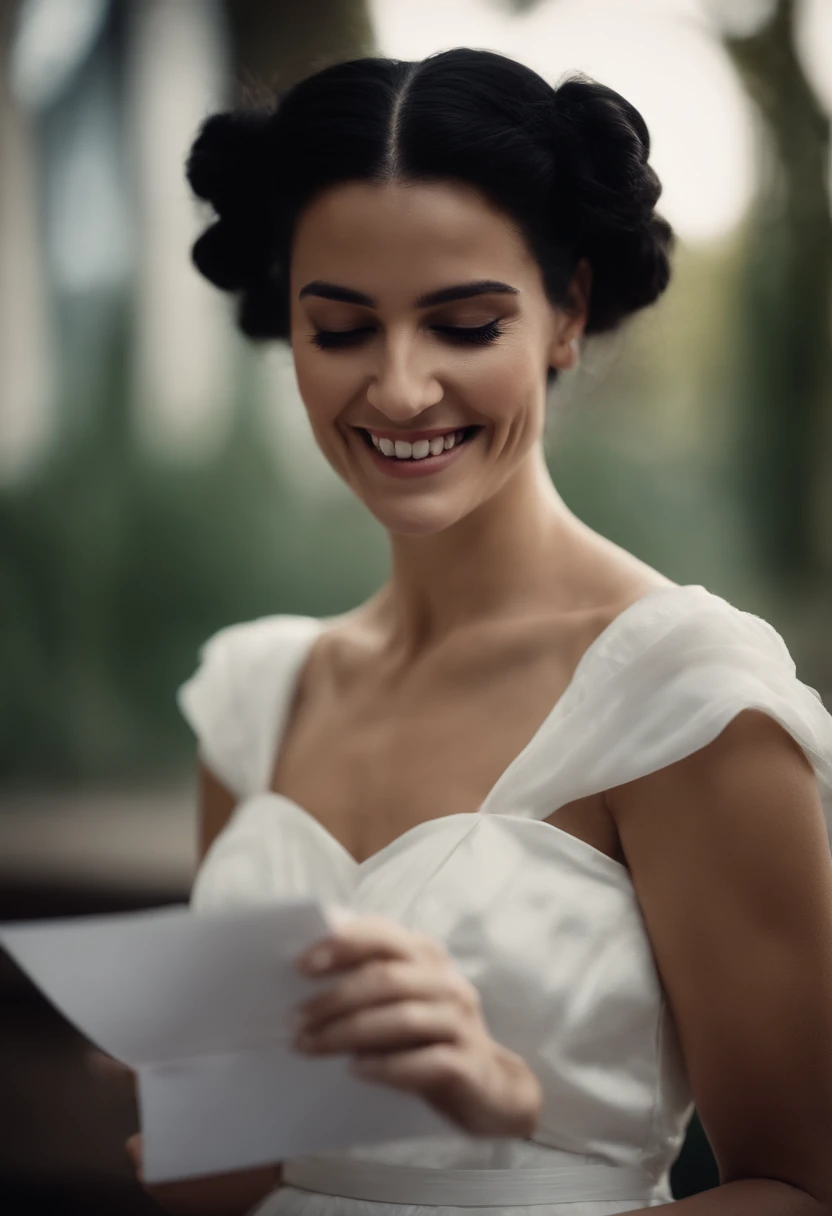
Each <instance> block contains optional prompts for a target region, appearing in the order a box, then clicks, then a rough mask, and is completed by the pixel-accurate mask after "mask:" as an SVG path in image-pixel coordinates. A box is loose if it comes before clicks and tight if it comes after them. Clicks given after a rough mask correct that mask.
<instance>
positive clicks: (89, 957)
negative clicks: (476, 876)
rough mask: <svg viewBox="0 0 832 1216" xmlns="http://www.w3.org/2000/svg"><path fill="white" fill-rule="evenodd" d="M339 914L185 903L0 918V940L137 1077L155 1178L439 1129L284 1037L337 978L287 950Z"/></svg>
mask: <svg viewBox="0 0 832 1216" xmlns="http://www.w3.org/2000/svg"><path fill="white" fill-rule="evenodd" d="M344 915H346V913H345V911H344V910H342V909H340V908H336V907H327V906H325V905H323V904H320V903H317V902H314V901H307V900H291V901H289V900H287V901H279V902H275V903H270V904H268V905H263V906H258V907H253V908H246V909H239V908H237V909H234V910H229V911H211V912H207V911H199V912H195V911H194V910H193V909H191V908H190V907H187V906H183V907H173V908H162V909H153V910H151V911H146V912H135V913H127V914H124V915H115V916H93V917H73V918H68V919H60V920H40V921H33V922H28V923H16V924H6V925H0V944H2V945H3V946H4V947H5V949H6V950H7V951H8V952H9V954H10V955H11V956H12V957H13V958H14V959H15V961H16V962H17V963H18V965H19V966H20V967H21V968H22V969H23V970H24V971H25V972H26V973H27V975H28V976H29V977H30V978H31V979H32V980H33V981H34V983H35V984H37V986H38V987H39V988H40V989H41V991H42V992H43V993H44V994H45V995H46V996H47V997H48V998H49V1000H50V1001H51V1002H52V1003H53V1004H54V1005H55V1006H56V1008H57V1009H59V1010H60V1011H61V1012H62V1013H63V1014H64V1015H65V1016H66V1017H67V1018H68V1019H69V1021H70V1022H72V1023H73V1024H74V1025H75V1026H77V1028H78V1029H79V1030H80V1031H81V1032H82V1033H83V1034H84V1035H86V1036H87V1038H89V1039H90V1040H91V1041H92V1042H93V1043H94V1044H96V1045H97V1046H98V1047H100V1048H101V1049H102V1050H104V1051H105V1052H106V1053H107V1054H108V1055H111V1056H113V1057H114V1058H115V1059H117V1060H121V1061H122V1062H123V1063H124V1064H127V1065H129V1067H130V1068H132V1069H134V1070H135V1071H136V1074H137V1081H138V1103H139V1117H140V1122H141V1130H142V1135H143V1140H142V1147H143V1173H144V1177H145V1179H146V1181H147V1182H165V1181H170V1180H172V1179H177V1178H190V1177H198V1176H201V1175H207V1174H214V1173H224V1172H227V1171H232V1170H242V1169H247V1168H249V1167H253V1166H258V1165H264V1164H268V1163H272V1162H278V1161H284V1160H286V1159H288V1158H290V1157H294V1156H299V1155H305V1154H308V1153H316V1152H330V1151H337V1150H338V1149H340V1148H346V1147H348V1146H349V1145H355V1144H365V1143H366V1144H370V1143H376V1142H378V1141H384V1140H391V1139H399V1138H404V1137H409V1136H423V1135H425V1136H430V1135H436V1134H441V1133H443V1132H447V1131H448V1130H449V1128H450V1127H451V1125H450V1124H449V1122H448V1121H447V1120H446V1119H444V1118H443V1117H442V1116H441V1115H439V1113H438V1112H435V1111H434V1110H433V1109H432V1108H431V1107H430V1106H428V1104H427V1103H426V1102H424V1101H423V1100H422V1099H421V1098H420V1097H418V1096H417V1095H414V1094H408V1093H405V1092H404V1091H401V1090H394V1089H391V1088H390V1087H388V1086H383V1085H381V1084H378V1083H376V1084H373V1083H370V1082H368V1081H365V1080H363V1079H361V1078H359V1077H356V1076H353V1074H352V1073H350V1071H349V1068H348V1065H349V1061H350V1059H351V1056H350V1055H348V1054H339V1055H331V1056H318V1057H315V1056H305V1055H303V1054H302V1053H300V1052H297V1051H295V1050H294V1049H293V1047H292V1037H293V1036H292V1033H291V1032H290V1030H289V1028H288V1025H287V1017H288V1015H289V1014H290V1012H291V1011H292V1010H293V1009H294V1007H295V1006H296V1005H297V1004H299V1003H300V1002H301V1001H303V1000H305V999H306V998H308V997H309V996H311V995H312V994H313V993H314V992H315V991H318V990H320V989H321V988H324V987H328V986H331V985H332V984H333V983H335V982H336V979H335V976H334V975H331V976H324V977H321V978H315V979H313V978H311V977H307V976H304V975H302V974H301V973H300V972H299V971H298V969H297V967H296V965H295V960H296V958H297V957H298V955H299V954H301V953H303V951H304V950H306V949H307V948H308V947H309V946H311V945H312V943H313V942H315V941H317V940H319V939H320V938H321V937H325V936H326V935H327V933H328V932H330V931H331V929H332V928H333V927H334V925H335V924H336V923H338V921H339V920H340V919H341V918H342V917H343V916H344ZM453 1130H454V1131H456V1132H457V1133H458V1131H459V1129H458V1128H454V1129H453Z"/></svg>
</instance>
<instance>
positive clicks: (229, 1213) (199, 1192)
mask: <svg viewBox="0 0 832 1216" xmlns="http://www.w3.org/2000/svg"><path fill="white" fill-rule="evenodd" d="M124 1148H125V1151H126V1153H127V1156H128V1157H129V1158H130V1160H131V1161H132V1162H133V1165H134V1166H135V1167H136V1177H137V1178H138V1180H139V1182H141V1184H142V1186H143V1187H144V1189H145V1190H146V1191H147V1193H148V1195H150V1197H151V1198H152V1199H154V1200H155V1201H156V1203H158V1204H159V1206H160V1207H162V1208H164V1209H165V1211H167V1212H172V1213H174V1214H175V1216H245V1213H246V1212H250V1211H251V1209H252V1208H253V1207H254V1205H255V1204H257V1203H259V1202H260V1201H261V1200H262V1199H265V1198H266V1196H267V1195H268V1194H269V1193H270V1192H271V1191H273V1190H274V1189H275V1187H276V1186H278V1185H279V1183H280V1166H279V1165H270V1166H264V1167H263V1168H261V1169H256V1170H240V1171H235V1172H234V1173H232V1174H211V1175H210V1176H209V1177H207V1178H187V1179H185V1180H184V1181H182V1182H158V1183H152V1184H151V1183H148V1182H145V1181H144V1179H143V1178H142V1138H141V1135H140V1134H138V1133H137V1134H136V1135H135V1136H130V1138H129V1139H128V1140H127V1141H126V1143H125V1145H124Z"/></svg>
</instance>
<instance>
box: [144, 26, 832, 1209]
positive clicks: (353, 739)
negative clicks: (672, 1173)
mask: <svg viewBox="0 0 832 1216" xmlns="http://www.w3.org/2000/svg"><path fill="white" fill-rule="evenodd" d="M648 153H649V136H648V131H647V128H646V126H645V123H644V121H643V119H642V117H641V115H640V114H639V113H638V112H637V111H636V110H635V109H634V108H633V106H632V105H630V104H629V103H628V102H627V101H626V100H625V99H624V98H623V97H621V96H620V95H619V94H617V93H615V92H613V91H612V90H611V89H608V88H605V87H604V86H602V85H600V84H598V83H595V82H593V81H592V80H589V79H587V78H585V77H581V76H573V77H570V78H568V79H566V80H565V81H564V82H563V83H561V85H560V87H558V88H557V89H555V88H552V87H551V86H550V85H549V84H548V83H546V81H544V80H543V79H542V78H541V77H539V76H538V75H536V74H535V73H534V72H532V71H530V70H529V69H528V68H526V67H524V66H522V65H521V64H519V63H515V62H513V61H512V60H510V59H507V58H504V57H503V56H500V55H498V54H493V53H490V52H486V51H476V50H469V49H465V48H459V49H455V50H451V51H447V52H443V53H441V54H436V55H432V56H430V57H429V58H427V59H425V60H423V61H422V62H417V63H404V62H399V61H395V60H388V59H378V58H367V59H361V60H357V61H355V62H350V63H341V64H337V65H335V66H332V67H328V68H326V69H325V70H323V71H320V72H318V73H316V74H315V75H312V76H310V77H309V78H307V79H305V80H303V81H301V82H300V83H299V84H298V85H296V86H295V87H294V88H292V89H290V90H289V91H288V92H287V93H286V94H285V95H283V96H282V97H281V98H280V99H279V101H278V102H277V103H276V104H275V105H274V106H273V107H271V108H267V109H264V110H259V111H256V112H234V113H229V114H220V115H214V116H212V117H211V118H210V119H209V120H208V121H207V122H206V123H205V125H204V127H203V129H202V131H201V133H200V134H199V137H198V138H197V140H196V142H195V144H194V147H193V149H192V152H191V156H190V159H189V164H188V177H189V181H190V183H191V185H192V187H193V189H194V191H195V192H196V194H197V195H198V196H199V197H201V198H202V199H205V200H207V201H208V202H210V203H211V204H212V205H213V207H214V209H215V211H216V213H217V216H218V220H217V222H216V223H215V224H214V225H213V226H212V227H210V228H209V229H208V230H207V231H206V232H205V233H204V234H203V235H202V236H201V237H200V239H199V240H198V241H197V243H196V245H195V248H194V260H195V263H196V265H197V267H198V268H199V270H200V271H201V272H202V273H203V274H204V275H205V276H206V277H207V278H208V279H209V280H211V281H212V282H213V283H215V284H216V285H218V286H219V287H221V288H224V289H226V290H229V291H234V292H238V293H239V300H240V312H239V323H240V325H241V328H242V330H243V331H244V332H245V333H246V334H247V335H248V336H249V337H251V338H252V339H258V340H267V339H280V340H284V341H285V340H288V341H290V342H291V346H292V352H293V356H294V362H295V368H296V371H297V379H298V384H299V387H300V392H301V395H302V397H303V400H304V403H305V406H306V409H307V411H308V415H309V422H310V425H311V427H312V430H313V432H314V435H315V438H316V440H317V442H318V444H319V446H320V448H321V450H322V452H323V453H324V455H325V456H326V458H327V460H328V461H329V462H330V464H331V465H332V467H333V468H334V469H335V470H336V472H337V473H338V474H339V476H340V477H341V478H342V479H343V480H344V481H345V482H346V484H347V485H348V486H349V487H350V489H351V490H352V491H353V493H354V494H355V495H356V496H357V497H358V498H359V499H360V500H361V502H362V503H363V504H364V505H365V506H366V508H367V509H368V510H369V511H370V512H371V513H372V514H373V515H374V517H375V518H376V519H377V520H378V521H379V522H380V523H381V524H382V525H383V526H384V527H385V528H386V530H387V532H388V533H389V536H390V545H391V557H392V565H391V574H390V577H389V578H388V580H387V581H386V583H385V584H384V585H383V586H382V587H381V588H380V590H379V591H378V592H377V593H376V594H375V595H373V596H372V597H371V598H370V600H368V602H367V603H365V604H362V605H360V606H359V607H357V608H355V609H354V610H352V611H350V612H347V613H345V614H343V615H342V616H339V617H337V618H334V619H330V620H327V621H320V620H317V619H314V618H309V617H297V616H286V615H278V616H272V617H268V618H265V619H261V620H257V621H252V622H248V623H243V624H238V625H233V626H231V627H229V628H227V629H224V630H222V631H221V632H220V633H219V634H217V635H215V636H214V637H213V638H212V639H211V640H210V641H209V642H208V644H207V645H206V647H205V649H204V651H203V656H202V663H201V665H200V667H199V669H198V671H197V673H196V674H195V675H194V677H193V678H192V679H191V680H190V681H189V682H188V683H187V684H186V685H185V686H184V688H183V690H182V692H181V695H180V701H181V705H182V708H183V710H184V713H185V715H186V716H187V718H188V719H189V721H190V722H191V723H192V725H193V727H194V729H195V731H196V734H197V736H198V740H199V751H200V757H201V761H202V769H201V774H202V776H201V808H202V809H201V815H202V857H203V861H202V864H201V867H200V870H199V873H198V875H197V878H196V882H195V885H194V891H193V904H194V906H195V907H197V908H211V907H220V906H233V905H238V904H244V903H246V902H249V901H256V900H263V899H270V898H285V897H295V896H311V897H314V898H317V899H322V900H324V901H327V902H329V903H333V904H340V905H342V906H344V907H346V908H348V909H350V910H351V911H352V912H353V913H354V914H355V915H354V917H353V919H352V920H349V919H347V920H345V921H343V923H339V924H338V925H337V926H336V927H335V928H334V929H333V932H332V934H331V935H330V937H329V938H328V939H327V942H325V943H318V945H320V946H324V945H328V946H329V947H331V951H330V953H331V958H330V962H329V969H328V970H324V971H322V972H319V973H318V974H321V975H331V978H332V984H331V985H329V986H325V987H324V988H322V989H321V990H320V991H319V992H318V994H317V996H316V997H315V998H314V1000H313V1001H311V1002H309V1005H308V1009H307V1011H306V1012H307V1014H308V1019H307V1027H306V1028H307V1032H308V1035H309V1037H307V1038H305V1039H303V1040H301V1039H298V1040H297V1050H299V1051H301V1050H303V1051H308V1052H310V1053H315V1052H318V1053H336V1054H342V1055H349V1056H351V1057H352V1058H353V1059H352V1066H353V1067H355V1068H357V1069H358V1070H360V1072H359V1075H363V1076H365V1077H366V1078H367V1080H368V1082H369V1083H371V1084H374V1085H388V1086H391V1087H394V1088H398V1089H402V1090H405V1091H408V1092H410V1093H412V1094H415V1095H417V1096H418V1097H419V1099H420V1100H422V1101H424V1102H427V1103H429V1104H430V1105H432V1106H433V1107H434V1109H436V1110H437V1111H439V1112H440V1113H442V1114H443V1115H445V1116H446V1117H447V1119H448V1120H449V1129H450V1130H449V1133H448V1135H447V1136H437V1137H433V1138H423V1139H415V1138H414V1139H412V1140H404V1141H401V1140H400V1141H392V1142H388V1143H383V1144H373V1145H363V1146H362V1145H355V1146H353V1147H351V1148H350V1149H348V1150H346V1151H342V1152H338V1153H328V1154H320V1155H314V1156H310V1157H305V1158H298V1159H295V1160H293V1161H287V1162H283V1163H282V1165H280V1164H278V1163H276V1164H275V1166H274V1168H271V1167H269V1168H264V1169H261V1170H254V1171H250V1172H246V1173H241V1174H238V1175H237V1174H235V1175H231V1176H226V1177H223V1178H209V1179H205V1180H197V1181H195V1182H189V1183H183V1184H181V1185H177V1186H169V1187H160V1188H156V1189H155V1191H154V1193H155V1194H156V1197H157V1198H158V1199H159V1200H160V1202H162V1203H163V1204H165V1205H167V1206H169V1207H170V1208H171V1209H172V1210H178V1211H193V1212H202V1213H207V1212H210V1211H213V1212H220V1211H222V1212H244V1211H247V1210H249V1209H250V1208H251V1207H252V1206H253V1205H256V1204H261V1206H258V1207H257V1209H256V1210H257V1211H258V1213H260V1214H261V1216H267V1214H268V1216H275V1214H280V1216H295V1214H297V1216H300V1214H301V1213H302V1214H303V1216H330V1214H331V1213H332V1214H334V1213H339V1214H342V1213H343V1214H344V1216H350V1214H354V1216H359V1214H360V1216H370V1214H371V1213H375V1214H377V1216H394V1214H395V1213H399V1214H401V1213H404V1212H407V1213H408V1214H412V1213H427V1212H430V1211H434V1212H436V1211H438V1212H442V1213H456V1214H458V1216H461V1214H462V1213H468V1214H470V1213H472V1212H483V1213H484V1212H486V1211H488V1212H495V1211H498V1210H499V1211H501V1212H508V1213H512V1214H514V1216H520V1214H521V1213H523V1214H526V1216H532V1213H534V1214H535V1216H543V1214H544V1213H545V1214H547V1216H549V1214H552V1213H565V1212H568V1213H569V1214H570V1216H605V1214H607V1213H614V1212H625V1211H642V1210H646V1209H647V1208H652V1207H655V1206H660V1207H661V1206H664V1205H666V1204H669V1203H671V1202H673V1200H672V1195H671V1191H670V1188H669V1185H668V1173H669V1169H670V1167H671V1165H672V1163H673V1161H674V1159H675V1157H676V1156H677V1154H678V1151H679V1148H680V1146H681V1144H682V1142H683V1138H684V1133H685V1128H686V1124H687V1121H688V1119H689V1117H690V1115H691V1113H692V1109H693V1105H694V1103H695V1105H696V1107H697V1110H698V1112H699V1114H700V1116H701V1118H702V1121H703V1124H704V1126H705V1128H706V1131H707V1134H708V1137H709V1139H710V1142H711V1144H712V1146H713V1148H714V1152H715V1155H716V1158H717V1161H718V1164H719V1167H720V1175H721V1185H720V1186H719V1187H718V1188H716V1189H715V1190H713V1191H710V1192H706V1193H704V1194H700V1195H696V1196H693V1197H690V1198H688V1199H685V1200H683V1201H680V1203H679V1210H680V1213H681V1212H682V1211H683V1212H684V1213H685V1216H688V1213H689V1214H690V1216H708V1214H712V1216H735V1214H737V1213H740V1212H742V1213H747V1212H753V1213H754V1214H755V1216H790V1214H793V1216H798V1214H799V1213H805V1214H806V1216H809V1213H815V1214H816V1216H819V1214H820V1213H821V1212H830V1211H832V1051H831V1050H830V1038H832V1029H830V1028H832V870H830V865H829V839H828V837H827V823H826V822H825V819H824V815H825V814H826V815H830V814H832V719H830V716H829V715H828V714H827V713H826V711H825V710H824V708H823V705H822V703H821V701H820V698H819V696H818V694H817V693H816V692H814V690H812V689H810V688H809V687H807V686H806V685H804V684H802V683H801V682H800V681H799V680H798V679H797V678H796V675H795V668H794V664H793V662H792V660H791V658H790V656H789V653H788V650H787V649H786V647H785V644H784V643H783V640H782V638H781V637H780V636H779V634H778V633H776V631H775V630H774V629H773V628H772V627H771V626H770V625H769V624H767V623H766V622H764V621H762V620H760V619H759V618H757V617H755V616H753V615H751V614H749V613H746V612H742V611H740V610H739V609H736V608H734V607H733V606H732V605H730V604H728V603H727V602H726V601H725V600H724V599H722V598H721V597H719V596H717V595H713V594H711V593H710V592H708V591H707V590H706V589H705V588H703V587H701V586H698V585H682V586H680V585H677V584H675V583H673V582H672V581H671V580H669V579H667V578H666V577H664V576H663V575H662V574H660V573H659V572H657V571H655V570H653V569H651V568H650V567H649V566H647V565H645V564H644V563H643V562H641V561H639V560H637V559H636V558H635V557H634V556H633V555H632V554H630V553H627V552H625V551H624V550H622V549H621V548H619V547H618V546H616V545H614V544H612V543H610V542H609V541H608V540H606V539H604V538H603V537H602V536H600V535H598V534H597V533H595V532H593V530H592V529H590V528H588V527H587V526H586V525H584V524H583V523H582V522H581V521H580V520H578V519H577V518H576V517H575V516H574V515H573V514H572V513H571V512H570V511H569V509H568V508H567V507H566V506H565V504H564V503H563V501H562V500H561V498H560V497H559V495H558V493H557V491H556V489H555V487H554V486H553V484H552V482H551V479H550V477H549V473H548V470H547V467H546V463H545V460H544V456H543V449H542V434H543V429H544V420H545V410H546V397H547V387H549V386H551V385H553V384H554V383H555V382H556V381H557V377H558V374H559V372H560V370H561V369H563V368H569V367H572V366H573V365H574V364H575V362H576V359H577V357H578V351H579V348H580V344H581V342H582V340H583V339H584V338H586V337H588V336H590V335H592V334H600V333H603V332H607V331H611V330H613V329H615V328H616V327H617V326H618V325H619V324H620V323H621V322H622V321H623V320H624V319H625V318H627V317H628V316H630V315H632V314H633V313H635V312H636V311H637V310H639V309H641V308H643V307H646V306H648V305H650V304H652V303H653V302H654V301H655V300H656V299H657V298H658V297H659V296H660V295H661V293H662V292H663V290H664V289H665V287H666V285H667V282H668V278H669V253H670V249H671V246H672V239H673V236H672V232H671V229H670V227H669V225H668V224H667V223H666V221H665V220H663V219H662V218H660V217H659V216H657V215H656V214H655V212H654V207H655V205H656V201H657V199H658V197H659V194H660V190H661V187H660V184H659V181H658V179H657V177H656V174H655V173H654V172H653V170H652V169H651V168H650V166H649V165H648ZM310 958H311V955H308V956H306V957H304V959H301V960H299V961H298V965H299V966H301V967H304V968H307V967H308V965H309V961H310ZM309 974H312V972H311V971H310V972H309ZM455 1129H458V1133H457V1132H456V1130H455ZM131 1152H132V1153H133V1156H134V1159H135V1160H136V1161H137V1162H139V1160H140V1147H139V1143H138V1141H137V1140H136V1141H133V1142H132V1144H131ZM261 1201H262V1203H261Z"/></svg>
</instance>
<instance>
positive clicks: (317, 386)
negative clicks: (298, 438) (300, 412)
mask: <svg viewBox="0 0 832 1216" xmlns="http://www.w3.org/2000/svg"><path fill="white" fill-rule="evenodd" d="M339 362H340V363H341V366H338V365H337V364H338V363H339ZM294 364H295V378H296V380H297V384H298V392H299V393H300V396H301V400H302V401H303V404H304V405H305V406H306V412H307V413H308V415H309V420H310V422H311V423H312V428H313V430H315V429H316V428H318V427H324V426H325V425H326V424H327V423H329V422H332V420H333V419H334V418H335V417H336V416H337V415H338V414H339V413H340V411H341V410H343V408H344V404H345V403H346V402H347V401H349V400H350V399H351V397H352V396H353V395H354V392H355V389H354V388H353V387H352V385H351V380H350V376H349V372H348V371H347V369H346V368H345V366H344V364H343V361H339V360H335V359H327V358H326V357H325V356H323V355H321V354H320V353H318V352H317V351H310V352H308V353H307V352H301V353H300V354H298V353H297V352H296V353H295V355H294ZM357 384H358V379H356V385H357Z"/></svg>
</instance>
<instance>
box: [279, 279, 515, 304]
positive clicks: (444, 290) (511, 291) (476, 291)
mask: <svg viewBox="0 0 832 1216" xmlns="http://www.w3.org/2000/svg"><path fill="white" fill-rule="evenodd" d="M491 293H495V294H496V293H499V294H502V295H512V296H516V295H519V294H520V292H519V289H518V288H516V287H511V286H509V284H508V283H501V282H499V280H497V279H475V280H474V281H473V282H471V283H455V284H454V285H453V286H451V287H440V288H439V289H438V291H429V292H428V293H427V294H426V295H423V296H419V297H418V298H417V299H416V300H414V301H413V305H414V307H415V308H431V307H433V306H434V305H436V304H448V303H449V302H450V301H452V300H467V299H469V298H470V297H471V296H482V295H490V294H491ZM304 296H320V297H321V298H322V299H324V300H339V301H341V302H342V303H344V304H361V305H363V306H364V307H365V308H377V307H378V305H377V304H376V302H375V300H374V299H373V297H372V296H368V295H366V294H365V293H364V292H363V291H354V290H353V289H352V288H351V287H341V286H339V285H338V284H337V283H327V282H325V281H324V280H323V279H314V280H313V281H312V282H311V283H307V284H306V286H305V287H301V289H300V291H299V292H298V299H299V300H302V299H303V297H304Z"/></svg>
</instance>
